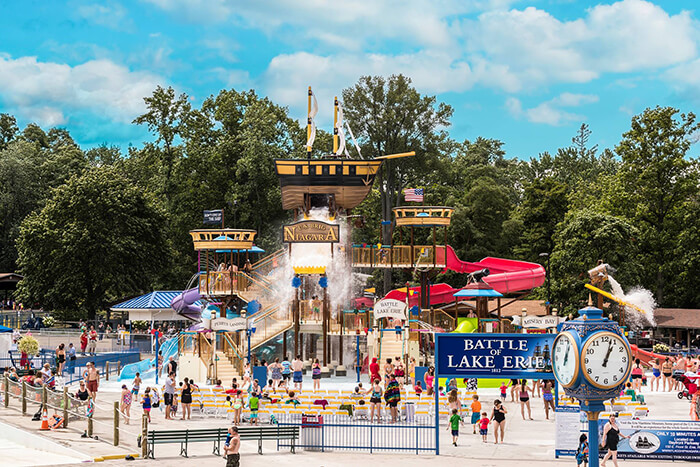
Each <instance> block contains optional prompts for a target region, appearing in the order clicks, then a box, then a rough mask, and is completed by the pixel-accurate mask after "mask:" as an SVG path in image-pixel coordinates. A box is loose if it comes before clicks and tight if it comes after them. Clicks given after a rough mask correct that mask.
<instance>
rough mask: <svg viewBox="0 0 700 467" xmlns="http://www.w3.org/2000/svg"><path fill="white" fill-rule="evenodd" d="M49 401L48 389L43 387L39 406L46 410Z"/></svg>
mask: <svg viewBox="0 0 700 467" xmlns="http://www.w3.org/2000/svg"><path fill="white" fill-rule="evenodd" d="M48 401H49V388H47V387H46V386H43V387H42V388H41V405H42V406H43V407H44V408H45V409H46V408H47V407H46V406H47V405H48V404H47V403H48Z"/></svg>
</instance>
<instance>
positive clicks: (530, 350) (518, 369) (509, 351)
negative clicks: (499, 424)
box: [375, 308, 555, 455]
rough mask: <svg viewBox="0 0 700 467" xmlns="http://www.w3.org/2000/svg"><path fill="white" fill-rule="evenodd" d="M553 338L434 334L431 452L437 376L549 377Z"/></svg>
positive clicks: (437, 442)
mask: <svg viewBox="0 0 700 467" xmlns="http://www.w3.org/2000/svg"><path fill="white" fill-rule="evenodd" d="M375 313H376V308H375ZM554 338H555V335H554V334H492V333H483V334H476V333H470V334H458V333H443V334H435V380H434V381H435V382H434V384H435V388H434V393H435V448H436V451H435V454H437V455H439V454H440V410H439V409H438V408H439V407H440V403H439V400H438V396H439V379H440V377H443V376H446V377H457V378H504V379H506V378H508V379H548V378H551V377H552V360H551V349H552V344H553V342H554ZM416 374H417V372H416Z"/></svg>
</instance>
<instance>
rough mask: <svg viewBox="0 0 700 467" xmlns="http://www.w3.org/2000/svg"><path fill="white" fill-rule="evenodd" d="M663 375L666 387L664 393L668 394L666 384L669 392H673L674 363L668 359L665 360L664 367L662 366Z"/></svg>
mask: <svg viewBox="0 0 700 467" xmlns="http://www.w3.org/2000/svg"><path fill="white" fill-rule="evenodd" d="M661 374H662V375H663V385H664V389H663V390H664V392H666V384H668V390H669V391H671V390H672V389H673V383H675V381H673V378H672V376H673V363H671V361H670V360H669V358H668V357H666V360H664V363H663V365H661Z"/></svg>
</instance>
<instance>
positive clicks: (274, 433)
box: [147, 425, 299, 459]
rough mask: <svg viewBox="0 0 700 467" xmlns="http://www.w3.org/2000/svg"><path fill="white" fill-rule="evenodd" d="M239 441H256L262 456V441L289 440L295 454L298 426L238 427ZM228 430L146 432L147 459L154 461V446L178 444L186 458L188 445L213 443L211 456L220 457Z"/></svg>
mask: <svg viewBox="0 0 700 467" xmlns="http://www.w3.org/2000/svg"><path fill="white" fill-rule="evenodd" d="M238 434H239V435H240V437H241V441H245V440H258V454H262V442H263V440H281V439H286V440H291V442H292V445H291V452H292V453H295V450H294V445H295V441H296V440H297V439H299V427H298V426H279V425H270V426H245V427H238ZM227 435H228V429H226V428H203V429H196V430H162V431H155V430H154V431H149V432H148V438H147V439H148V441H147V442H148V457H150V458H151V459H155V454H154V451H155V450H154V448H155V445H156V444H178V443H179V444H180V455H181V456H184V457H187V446H188V444H189V443H204V442H213V443H214V448H213V451H212V454H214V455H215V456H219V455H221V442H222V440H223V441H225V440H226V436H227Z"/></svg>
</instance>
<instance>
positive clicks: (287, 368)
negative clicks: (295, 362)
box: [281, 356, 292, 388]
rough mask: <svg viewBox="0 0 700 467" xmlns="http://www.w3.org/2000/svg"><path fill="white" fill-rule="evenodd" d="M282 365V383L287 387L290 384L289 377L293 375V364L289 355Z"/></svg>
mask: <svg viewBox="0 0 700 467" xmlns="http://www.w3.org/2000/svg"><path fill="white" fill-rule="evenodd" d="M281 365H282V384H284V387H285V388H286V387H287V386H289V379H290V377H291V376H292V364H291V362H290V361H289V356H287V357H286V358H285V359H284V360H283V361H282V363H281Z"/></svg>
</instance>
